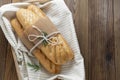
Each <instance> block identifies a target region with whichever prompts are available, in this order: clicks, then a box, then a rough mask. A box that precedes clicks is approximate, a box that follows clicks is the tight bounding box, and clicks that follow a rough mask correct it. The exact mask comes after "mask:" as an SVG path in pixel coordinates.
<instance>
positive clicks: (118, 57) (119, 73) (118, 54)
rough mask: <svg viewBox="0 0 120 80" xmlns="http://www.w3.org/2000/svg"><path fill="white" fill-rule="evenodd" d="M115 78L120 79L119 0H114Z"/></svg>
mask: <svg viewBox="0 0 120 80" xmlns="http://www.w3.org/2000/svg"><path fill="white" fill-rule="evenodd" d="M114 33H115V62H116V80H119V79H120V0H114Z"/></svg>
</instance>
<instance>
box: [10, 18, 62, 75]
mask: <svg viewBox="0 0 120 80" xmlns="http://www.w3.org/2000/svg"><path fill="white" fill-rule="evenodd" d="M11 24H12V27H13V29H14V30H15V32H16V33H17V35H18V36H19V37H20V39H21V40H23V39H22V35H23V31H24V29H23V28H22V26H21V25H20V23H19V22H18V20H17V19H13V20H11ZM23 43H24V42H23ZM27 43H28V42H25V43H24V45H25V44H27ZM28 44H29V43H28ZM25 46H26V47H27V48H28V46H29V45H25ZM33 54H34V56H35V57H36V58H37V59H38V60H39V61H40V63H41V64H42V66H43V67H44V68H45V69H46V70H47V71H48V72H50V73H53V74H56V73H60V69H61V68H60V67H61V66H59V65H55V64H54V63H53V62H51V61H50V60H49V59H48V58H47V57H46V56H45V55H44V54H42V53H41V51H40V50H39V49H38V48H36V49H35V50H34V51H33Z"/></svg>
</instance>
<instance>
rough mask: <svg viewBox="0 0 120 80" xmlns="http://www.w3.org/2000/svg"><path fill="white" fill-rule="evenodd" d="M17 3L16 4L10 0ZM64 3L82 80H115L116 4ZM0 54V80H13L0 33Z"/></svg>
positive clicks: (119, 4) (119, 13) (118, 74)
mask: <svg viewBox="0 0 120 80" xmlns="http://www.w3.org/2000/svg"><path fill="white" fill-rule="evenodd" d="M18 1H20V0H12V2H18ZM21 1H22V0H21ZM9 2H10V0H0V5H3V4H5V3H9ZM65 2H66V4H67V6H68V7H69V9H70V10H71V12H72V13H73V19H74V23H75V30H76V33H77V37H78V41H79V45H80V49H81V53H82V55H83V57H84V60H85V70H86V80H119V79H120V54H119V53H120V0H65ZM3 46H4V48H3ZM0 51H1V52H0V53H1V54H0V72H1V73H0V80H17V75H16V71H15V69H14V68H15V66H14V63H13V58H12V55H11V51H10V45H8V42H7V40H6V39H5V37H4V35H3V33H2V31H0ZM8 61H9V62H8Z"/></svg>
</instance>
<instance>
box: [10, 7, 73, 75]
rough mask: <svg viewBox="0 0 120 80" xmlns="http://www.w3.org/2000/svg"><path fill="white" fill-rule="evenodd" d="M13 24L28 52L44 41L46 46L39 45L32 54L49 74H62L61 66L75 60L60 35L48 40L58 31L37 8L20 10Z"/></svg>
mask: <svg viewBox="0 0 120 80" xmlns="http://www.w3.org/2000/svg"><path fill="white" fill-rule="evenodd" d="M11 24H12V27H13V29H14V31H15V32H16V33H17V35H18V37H19V38H20V39H21V41H22V42H23V44H24V45H25V46H26V48H27V49H28V50H31V48H33V47H34V46H35V45H36V44H38V42H40V40H42V43H44V45H41V44H39V45H37V46H36V48H35V49H34V50H33V51H32V54H33V55H34V56H35V57H36V58H37V59H38V60H39V62H40V63H41V65H42V66H43V67H44V68H45V69H46V70H47V71H48V72H50V73H54V74H56V73H60V69H61V65H63V64H65V63H67V62H68V61H70V60H72V59H73V58H74V54H73V52H72V50H71V48H70V47H69V45H68V44H67V42H66V40H65V39H64V38H63V36H62V35H61V34H60V33H55V34H53V35H52V36H49V37H47V39H46V36H47V35H48V34H51V33H54V31H57V29H56V27H55V25H54V24H53V23H52V22H51V20H50V19H49V18H48V17H47V16H46V15H45V13H44V12H43V11H42V10H41V9H39V8H38V7H37V6H35V5H29V6H28V7H27V9H23V8H21V9H19V10H18V11H17V12H16V18H14V19H12V20H11ZM33 26H35V27H33ZM40 30H42V31H43V30H44V32H42V31H40ZM42 34H43V36H41V35H42ZM39 35H40V36H39ZM44 39H45V40H44ZM54 43H55V44H54ZM53 44H54V45H53Z"/></svg>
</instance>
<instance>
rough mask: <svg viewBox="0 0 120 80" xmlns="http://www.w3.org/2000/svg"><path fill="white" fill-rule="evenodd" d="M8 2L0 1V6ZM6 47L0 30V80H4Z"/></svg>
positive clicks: (8, 1) (6, 43)
mask: <svg viewBox="0 0 120 80" xmlns="http://www.w3.org/2000/svg"><path fill="white" fill-rule="evenodd" d="M10 2H11V0H0V6H1V5H3V4H7V3H10ZM7 46H8V42H7V40H6V39H5V36H4V34H3V32H2V30H1V28H0V80H4V73H5V62H6V55H7Z"/></svg>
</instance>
